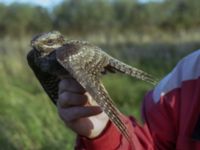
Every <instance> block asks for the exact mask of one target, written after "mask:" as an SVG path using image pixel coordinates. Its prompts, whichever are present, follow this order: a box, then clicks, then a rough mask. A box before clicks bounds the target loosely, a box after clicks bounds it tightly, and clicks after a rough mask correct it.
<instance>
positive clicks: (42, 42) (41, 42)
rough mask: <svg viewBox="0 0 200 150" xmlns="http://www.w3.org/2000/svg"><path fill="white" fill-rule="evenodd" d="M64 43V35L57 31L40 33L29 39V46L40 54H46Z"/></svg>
mask: <svg viewBox="0 0 200 150" xmlns="http://www.w3.org/2000/svg"><path fill="white" fill-rule="evenodd" d="M64 43H65V40H64V37H63V36H62V34H61V33H60V32H58V31H52V32H47V33H41V34H39V35H36V36H35V37H33V39H32V40H31V46H32V47H33V48H34V49H36V50H37V51H39V52H40V53H41V56H46V55H48V54H49V53H51V52H52V51H54V50H55V49H57V48H59V47H61V46H63V45H64Z"/></svg>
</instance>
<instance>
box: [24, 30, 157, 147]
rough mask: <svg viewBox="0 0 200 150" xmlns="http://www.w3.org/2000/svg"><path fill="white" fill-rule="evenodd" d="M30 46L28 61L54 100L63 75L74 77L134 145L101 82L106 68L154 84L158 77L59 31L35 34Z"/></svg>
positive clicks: (54, 100) (106, 70) (55, 100)
mask: <svg viewBox="0 0 200 150" xmlns="http://www.w3.org/2000/svg"><path fill="white" fill-rule="evenodd" d="M31 46H32V50H31V51H30V52H29V53H28V54H27V60H28V64H29V66H30V68H31V69H32V70H33V72H34V74H35V76H36V77H37V79H38V80H39V82H40V83H41V85H42V87H43V88H44V90H45V91H46V93H47V94H48V95H49V97H50V98H51V100H52V101H53V102H54V103H55V104H56V102H57V100H58V84H59V82H60V81H61V80H62V78H63V77H67V76H71V77H73V78H74V79H75V80H76V81H78V83H79V84H80V85H81V86H82V87H83V88H84V89H85V90H86V91H87V92H88V93H89V94H90V95H91V97H92V98H93V100H94V101H95V102H96V103H97V104H98V105H99V106H100V108H101V109H102V110H103V111H104V112H105V113H106V114H107V116H108V117H109V119H110V121H111V122H112V123H113V124H114V125H115V126H116V127H117V128H118V130H119V131H120V132H121V134H122V135H123V136H124V137H125V138H126V139H127V141H128V142H129V143H130V144H131V146H132V148H133V149H135V148H134V143H133V141H132V140H131V138H132V137H131V135H130V134H129V132H128V129H127V127H126V125H125V123H124V122H123V120H122V119H121V117H120V116H121V115H120V111H119V109H118V108H117V107H116V104H115V103H114V101H113V100H112V98H111V96H110V95H109V93H108V91H107V90H106V88H105V87H104V85H103V83H102V82H101V77H102V75H104V74H105V73H107V72H112V73H115V72H120V73H124V74H127V75H130V76H132V77H135V78H137V79H140V80H144V81H146V82H149V83H151V84H153V85H155V84H156V83H157V79H155V78H154V77H153V76H152V75H150V74H149V73H146V72H144V71H142V70H140V69H137V68H135V67H132V66H130V65H128V64H125V63H124V62H122V61H120V60H118V59H116V58H114V57H112V56H110V55H109V54H107V53H106V52H104V51H103V50H102V49H101V48H100V47H98V46H96V45H93V44H91V43H89V42H87V41H79V40H65V38H64V36H63V35H62V34H61V33H60V32H59V31H50V32H45V33H40V34H38V35H36V36H35V37H33V38H32V40H31Z"/></svg>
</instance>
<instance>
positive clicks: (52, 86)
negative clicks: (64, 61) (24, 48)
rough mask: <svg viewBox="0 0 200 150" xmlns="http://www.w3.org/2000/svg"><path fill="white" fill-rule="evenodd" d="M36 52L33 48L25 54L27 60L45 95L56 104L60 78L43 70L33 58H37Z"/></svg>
mask: <svg viewBox="0 0 200 150" xmlns="http://www.w3.org/2000/svg"><path fill="white" fill-rule="evenodd" d="M37 57H38V54H37V52H36V51H35V50H34V49H33V50H31V51H30V52H29V53H28V55H27V61H28V64H29V66H30V68H31V69H32V71H33V72H34V74H35V76H36V77H37V79H38V80H39V82H40V84H41V85H42V87H43V89H44V90H45V92H46V93H47V95H48V96H49V97H50V98H51V100H52V102H53V103H54V104H56V102H57V99H58V84H59V82H60V79H59V78H58V77H57V76H54V75H51V74H49V73H46V72H43V71H42V70H41V69H40V68H39V67H38V66H37V65H36V64H35V60H36V59H37Z"/></svg>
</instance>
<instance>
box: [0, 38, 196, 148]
mask: <svg viewBox="0 0 200 150" xmlns="http://www.w3.org/2000/svg"><path fill="white" fill-rule="evenodd" d="M195 36H196V35H195ZM171 38H172V37H171ZM83 39H84V38H83ZM86 39H88V40H90V39H93V40H91V41H92V42H93V43H96V44H98V45H99V46H100V47H103V48H104V49H105V50H106V51H107V52H108V53H110V54H111V55H113V56H115V57H117V58H120V59H121V60H123V61H125V62H127V63H129V64H131V65H133V66H136V67H139V68H141V69H143V70H145V71H147V72H149V73H152V74H154V75H155V76H157V77H158V78H162V77H163V76H164V75H165V74H166V73H168V72H169V71H170V70H171V69H172V68H173V66H174V65H175V64H176V63H177V61H178V60H179V59H180V58H181V57H183V56H184V55H186V54H188V53H190V52H191V51H193V50H195V49H197V48H199V47H200V44H199V42H198V41H197V40H196V39H197V38H195V39H192V40H188V39H184V38H179V39H175V36H174V39H175V40H173V39H171V40H167V38H166V40H162V41H157V42H156V43H155V42H154V40H142V39H143V38H141V39H139V38H134V37H133V38H129V40H124V39H123V38H122V39H123V40H122V41H121V42H120V40H119V41H117V42H109V43H106V42H105V40H102V39H103V38H101V39H95V40H94V38H90V37H86ZM111 39H112V40H113V39H114V37H112V38H111ZM119 39H120V38H119ZM144 39H145V38H144ZM146 39H148V38H146ZM163 39H165V38H163ZM140 40H141V41H140ZM29 41H30V37H29V38H23V39H18V40H13V39H11V38H8V37H7V38H4V39H1V40H0V54H1V55H0V85H1V86H0V124H1V125H0V133H1V134H0V149H3V150H22V149H23V150H55V149H67V150H68V149H69V150H70V149H73V145H74V139H75V134H74V133H73V132H72V131H70V130H69V129H67V128H66V127H65V125H64V124H63V122H62V121H61V120H60V119H59V117H58V115H57V111H56V107H55V106H54V105H53V104H52V103H51V101H50V100H49V98H48V97H47V96H46V94H45V93H44V91H43V90H42V88H41V87H40V85H39V83H38V81H37V80H36V79H35V77H34V75H33V73H32V72H31V70H30V69H29V67H28V65H27V62H26V54H27V52H28V51H29V49H30V47H29ZM134 41H135V42H134ZM111 79H112V80H111ZM103 81H104V83H105V85H106V87H107V89H108V91H109V93H110V94H111V97H112V98H113V99H114V101H115V102H116V103H117V105H118V107H119V109H120V110H121V111H122V112H123V113H125V114H126V115H134V116H135V117H136V118H137V119H138V120H140V104H141V102H142V99H143V97H144V94H145V93H146V92H147V91H148V90H150V89H151V88H153V87H152V86H151V85H149V84H147V83H145V82H143V81H138V80H135V79H132V78H130V77H127V76H122V75H120V74H112V75H108V76H106V77H105V78H104V79H103Z"/></svg>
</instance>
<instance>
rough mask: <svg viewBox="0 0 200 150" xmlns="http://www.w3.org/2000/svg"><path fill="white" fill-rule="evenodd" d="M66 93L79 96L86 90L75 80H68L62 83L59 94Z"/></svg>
mask: <svg viewBox="0 0 200 150" xmlns="http://www.w3.org/2000/svg"><path fill="white" fill-rule="evenodd" d="M65 91H68V92H73V93H79V94H83V93H85V89H84V88H83V87H82V86H81V85H80V84H79V83H78V82H77V81H76V80H75V79H73V78H67V79H63V80H61V81H60V83H59V90H58V93H59V94H61V93H63V92H65Z"/></svg>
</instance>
